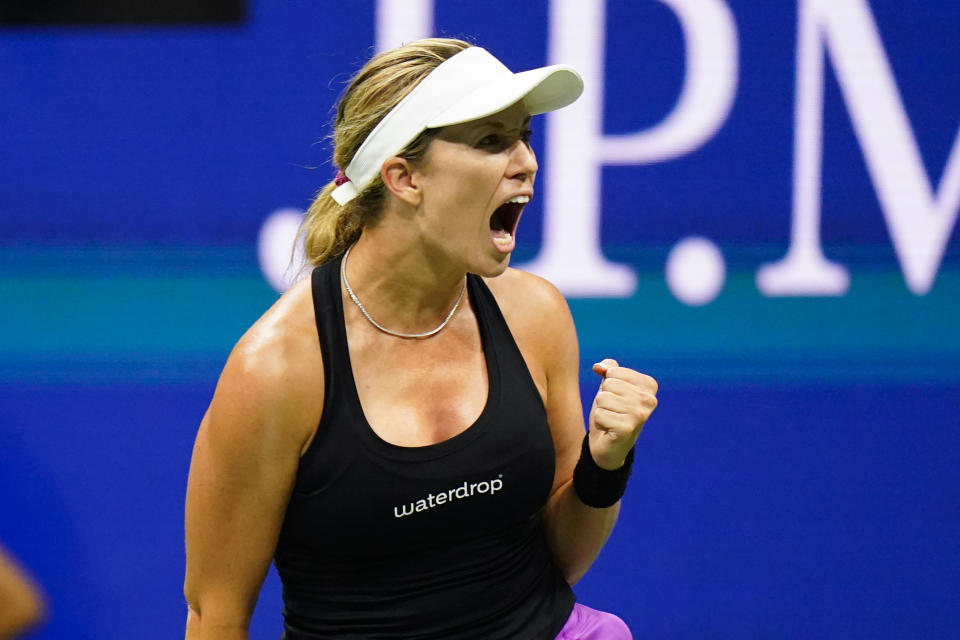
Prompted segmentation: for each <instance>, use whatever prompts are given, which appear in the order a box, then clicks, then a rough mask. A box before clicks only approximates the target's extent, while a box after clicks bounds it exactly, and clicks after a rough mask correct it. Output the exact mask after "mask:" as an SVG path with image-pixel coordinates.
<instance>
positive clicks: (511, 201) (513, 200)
mask: <svg viewBox="0 0 960 640" xmlns="http://www.w3.org/2000/svg"><path fill="white" fill-rule="evenodd" d="M528 202H530V196H515V197H513V198H510V199H509V200H507V203H508V204H527V203H528Z"/></svg>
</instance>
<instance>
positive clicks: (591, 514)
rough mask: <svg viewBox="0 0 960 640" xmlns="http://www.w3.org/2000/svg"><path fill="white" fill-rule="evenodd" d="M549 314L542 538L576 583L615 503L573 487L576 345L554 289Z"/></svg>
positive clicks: (579, 411)
mask: <svg viewBox="0 0 960 640" xmlns="http://www.w3.org/2000/svg"><path fill="white" fill-rule="evenodd" d="M551 302H552V303H551V308H550V311H549V313H545V314H544V316H545V317H547V318H548V323H549V324H550V327H549V330H548V331H545V332H543V333H544V334H547V335H549V336H550V339H551V342H552V347H553V348H552V349H551V350H550V351H548V352H547V353H548V359H547V360H546V361H545V363H544V365H545V369H546V372H547V402H546V405H547V420H548V421H549V423H550V430H551V433H552V434H553V443H554V448H555V450H556V456H557V463H556V464H557V466H556V476H555V478H554V484H553V492H552V493H551V495H550V499H549V501H548V502H547V506H546V508H545V510H544V517H545V521H546V526H547V539H548V542H549V543H550V548H551V550H552V551H553V555H554V559H555V560H556V562H557V565H558V566H559V567H560V570H561V571H562V572H563V575H564V577H565V578H566V579H567V582H568V583H569V584H571V585H572V584H575V583H576V582H577V581H578V580H580V578H582V577H583V575H584V574H585V573H586V572H587V569H589V568H590V566H591V565H592V564H593V561H594V560H596V558H597V556H598V555H599V554H600V550H601V549H603V545H604V544H605V543H606V541H607V538H608V537H609V536H610V533H611V532H612V531H613V526H614V524H615V523H616V521H617V514H618V513H619V512H620V503H619V502H618V503H616V504H615V505H613V506H611V507H608V508H606V509H594V508H593V507H588V506H587V505H585V504H583V503H582V502H581V501H580V499H579V498H578V497H577V494H576V491H575V490H574V488H573V470H574V467H576V464H577V460H578V459H579V457H580V448H581V444H582V442H583V436H584V432H585V430H584V424H583V408H582V405H581V402H580V384H579V362H580V360H579V358H580V354H579V347H578V345H577V335H576V330H575V328H574V326H573V318H572V317H571V315H570V310H569V308H568V307H567V304H566V301H565V300H563V298H562V297H561V296H560V293H559V292H557V293H556V297H554V298H553V300H552V301H551Z"/></svg>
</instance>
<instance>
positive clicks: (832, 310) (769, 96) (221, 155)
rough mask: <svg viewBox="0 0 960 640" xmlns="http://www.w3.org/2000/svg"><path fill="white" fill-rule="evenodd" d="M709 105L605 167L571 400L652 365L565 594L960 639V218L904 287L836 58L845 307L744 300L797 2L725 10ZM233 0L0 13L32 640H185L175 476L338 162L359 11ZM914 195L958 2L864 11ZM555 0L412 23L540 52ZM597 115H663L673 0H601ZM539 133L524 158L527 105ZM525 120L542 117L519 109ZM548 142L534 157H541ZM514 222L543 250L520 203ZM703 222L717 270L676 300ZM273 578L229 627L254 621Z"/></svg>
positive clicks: (20, 502)
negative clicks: (723, 107) (114, 16)
mask: <svg viewBox="0 0 960 640" xmlns="http://www.w3.org/2000/svg"><path fill="white" fill-rule="evenodd" d="M728 5H729V7H730V8H731V10H732V12H733V14H734V16H735V18H736V21H737V27H738V31H739V46H740V73H739V85H738V90H737V95H736V100H735V103H734V105H733V108H732V111H731V113H730V116H729V118H728V119H727V121H726V122H725V124H724V125H723V127H722V128H721V129H720V130H719V131H718V133H717V134H716V135H715V136H714V137H713V138H712V139H711V140H710V141H709V142H707V144H705V145H704V146H703V147H701V148H699V149H697V150H695V151H693V152H692V153H690V154H688V155H685V156H683V157H681V158H678V159H675V160H671V161H668V162H663V163H659V164H654V165H648V166H642V167H611V168H606V169H605V170H604V172H603V180H604V184H603V193H604V198H605V199H604V203H603V227H602V238H603V243H604V251H605V253H606V255H607V256H608V257H610V258H611V259H616V260H617V261H620V262H626V263H629V264H631V265H632V266H634V268H635V269H636V270H637V272H638V275H639V281H638V282H639V286H638V290H637V292H636V294H635V295H634V296H633V297H632V298H630V299H586V298H581V299H572V300H571V308H572V310H573V312H574V315H575V318H576V320H577V324H578V330H579V333H580V339H581V350H582V356H583V375H582V390H583V394H584V398H585V401H586V402H587V403H589V400H590V398H592V395H593V393H594V390H595V381H594V380H593V379H592V374H590V373H589V366H590V363H591V362H594V361H596V360H597V359H600V358H602V357H605V356H612V357H617V358H618V359H620V360H621V361H622V362H624V363H625V364H628V365H630V366H633V367H635V368H638V369H641V370H644V371H647V372H648V373H650V374H652V375H654V376H655V377H657V378H658V379H659V380H660V383H661V393H660V408H659V409H658V411H657V413H656V414H655V417H654V418H653V419H652V420H651V422H650V424H649V425H648V428H647V429H646V430H645V432H644V434H643V437H642V439H641V440H640V446H639V451H638V455H637V461H636V465H635V471H634V477H633V480H632V483H631V486H630V488H629V490H628V493H627V496H626V498H625V500H624V508H623V513H622V516H621V520H620V523H619V525H618V527H617V529H616V531H615V533H614V535H613V537H612V538H611V540H610V542H609V544H608V545H607V547H606V549H605V550H604V552H603V554H602V555H601V557H600V559H599V560H598V562H597V564H596V565H595V566H594V568H593V569H592V571H591V573H590V574H588V576H587V577H586V578H585V579H584V580H583V581H582V582H581V583H580V584H579V585H578V587H577V592H578V595H579V597H580V599H581V600H582V601H583V602H584V603H586V604H588V605H591V606H594V607H598V608H604V609H607V610H611V611H614V612H616V613H618V614H619V615H621V617H623V618H624V619H625V620H626V621H627V622H628V624H629V625H630V627H631V629H632V630H633V632H634V634H635V635H636V636H637V637H638V638H639V637H670V638H699V637H735V638H759V637H763V638H809V637H836V638H859V637H863V638H867V637H870V638H878V637H879V638H901V637H924V638H940V637H942V638H948V637H955V636H956V634H957V631H956V630H957V629H958V628H960V607H958V606H957V603H958V602H960V542H958V540H960V435H958V426H960V419H958V417H957V415H958V410H960V238H958V231H957V229H956V228H954V229H953V231H952V233H951V236H950V240H949V243H948V247H947V252H946V255H945V257H944V260H943V263H942V265H941V267H940V270H939V273H938V276H937V279H936V281H935V282H934V286H933V288H932V290H931V291H930V292H929V293H927V294H926V295H924V296H916V295H914V294H912V293H911V292H910V291H909V290H908V289H907V288H906V286H905V284H904V279H903V275H902V273H901V271H900V267H899V265H898V263H897V261H896V257H895V255H894V252H893V249H892V245H891V243H890V237H889V234H888V231H887V227H886V226H885V224H884V222H883V217H882V213H881V210H880V207H879V204H878V202H877V198H876V195H875V192H874V189H873V186H872V184H871V183H870V180H869V177H868V175H867V172H866V169H865V165H864V160H863V156H862V153H861V150H860V147H859V146H858V145H857V143H856V139H855V137H854V134H853V130H852V127H851V123H850V120H849V116H848V114H847V111H846V110H845V106H844V103H843V99H842V97H841V93H840V88H839V86H838V84H837V81H836V79H835V77H834V75H833V73H832V70H831V69H830V65H829V64H828V66H827V69H828V71H827V74H826V91H825V113H824V126H825V132H824V140H825V144H824V166H823V223H822V234H823V239H824V250H825V252H826V254H827V255H828V257H830V258H833V259H836V260H840V261H842V262H843V263H844V264H846V265H847V266H848V267H849V268H850V273H851V288H850V291H849V292H848V293H847V294H846V295H845V296H841V297H836V298H815V297H814V298H768V297H764V296H763V295H761V294H760V293H759V292H758V291H757V289H756V285H755V281H754V278H755V274H756V270H757V268H758V267H759V266H760V265H761V264H763V263H765V262H769V261H771V260H776V259H779V258H780V257H782V256H783V255H784V253H785V251H786V248H787V244H788V237H789V223H790V212H791V204H790V203H791V191H792V171H793V167H792V162H793V156H792V154H793V127H794V123H793V117H794V114H793V108H794V107H793V104H794V82H795V62H794V61H795V47H796V37H795V32H796V19H797V17H796V6H795V4H794V3H790V2H783V3H769V2H747V1H745V0H731V1H730V2H728ZM349 6H350V10H349V14H350V19H335V18H337V17H338V16H339V17H342V16H343V13H344V10H345V9H344V3H343V2H326V1H323V2H320V1H315V2H305V1H302V0H291V1H289V2H286V1H285V2H273V3H267V2H263V1H256V2H252V3H251V5H250V11H249V18H248V20H247V21H246V22H245V23H244V24H242V25H238V26H229V27H209V26H205V27H195V28H190V27H164V28H137V27H113V28H94V27H85V28H47V29H44V28H5V29H0V541H2V542H3V544H4V545H6V546H8V547H9V548H10V549H11V550H12V551H13V552H14V553H15V554H16V555H17V556H18V557H19V558H20V559H21V560H22V561H23V562H24V563H25V564H26V565H28V566H29V567H30V569H31V570H32V572H33V573H34V574H35V575H36V576H37V578H38V579H39V580H40V582H41V583H42V584H43V585H44V587H45V589H46V591H47V593H48V597H49V599H50V602H51V617H50V619H49V620H48V622H47V623H46V625H45V626H44V627H43V628H42V629H40V630H39V631H38V632H37V637H40V638H74V639H101V638H125V637H134V638H169V637H176V636H179V635H181V634H182V632H183V631H182V630H183V623H184V620H185V615H186V609H185V606H184V603H183V597H182V594H181V586H182V579H183V565H184V562H183V496H184V491H185V484H186V475H187V470H188V466H189V458H190V451H191V447H192V442H193V438H194V435H195V432H196V426H197V424H198V423H199V420H200V418H201V416H202V414H203V411H204V409H205V407H206V404H207V402H208V401H209V398H210V396H211V394H212V391H213V386H214V384H215V381H216V377H217V375H218V373H219V370H220V368H221V367H222V365H223V362H224V360H225V358H226V355H227V353H228V352H229V349H230V347H231V346H232V344H233V343H234V342H235V341H236V339H237V338H238V337H239V336H240V335H241V334H242V332H243V331H244V330H245V328H246V327H247V326H249V325H250V324H251V323H252V322H253V321H254V320H255V319H256V318H257V317H258V316H259V314H260V313H262V311H263V310H264V309H265V308H266V307H267V306H269V304H270V303H271V302H272V301H273V300H274V299H275V298H276V295H277V294H276V293H275V292H274V291H273V290H271V289H270V287H269V286H268V285H267V284H266V282H265V280H264V279H263V276H262V275H261V272H260V269H259V266H258V264H257V258H256V247H255V243H256V239H257V233H258V231H259V228H260V225H261V224H262V222H263V220H264V219H265V218H266V216H267V215H268V214H269V213H270V212H272V211H274V210H276V209H279V208H282V207H296V208H304V207H305V206H306V205H307V204H308V202H309V200H310V197H311V194H312V193H313V192H314V191H315V190H316V189H317V188H318V187H319V186H320V185H321V184H322V183H324V182H326V180H328V179H329V176H330V175H331V174H332V171H333V170H332V169H331V168H330V167H329V165H328V164H327V163H326V158H327V155H328V152H329V150H328V148H327V146H326V144H325V143H323V142H322V139H323V137H324V136H325V135H326V134H327V133H328V127H327V123H328V121H329V119H330V117H331V114H332V111H331V109H332V106H333V105H334V103H335V99H336V96H337V94H338V93H339V91H340V90H341V88H342V86H343V82H344V81H345V80H346V79H347V77H348V76H349V74H350V73H352V72H353V71H354V70H356V69H357V68H358V67H359V65H360V64H361V63H362V62H363V61H364V60H365V59H366V58H367V57H368V56H369V54H370V52H371V47H372V45H373V42H374V39H375V33H374V28H375V20H374V11H375V7H374V3H373V2H372V1H368V2H351V3H349ZM871 8H872V10H873V13H874V16H875V19H876V22H877V25H878V28H879V32H880V35H881V38H882V40H883V44H884V46H885V48H886V54H887V56H888V58H889V61H890V63H891V65H892V67H893V71H894V74H895V76H896V80H897V84H898V87H899V89H900V92H901V96H902V99H903V102H904V105H905V107H906V110H907V113H908V115H909V117H910V121H911V124H912V126H913V131H914V134H915V135H916V137H917V141H918V144H919V146H920V149H921V154H922V156H923V159H924V163H925V167H926V170H927V173H928V175H929V176H930V177H931V182H932V183H933V184H937V182H938V181H939V177H940V175H941V173H942V172H943V167H944V164H945V162H946V159H947V157H948V155H949V153H950V149H951V146H952V145H953V142H954V139H955V137H956V135H957V125H958V121H960V91H957V86H958V79H960V47H958V46H957V40H956V33H957V32H958V29H960V11H958V10H957V8H956V7H955V5H954V3H951V2H947V1H946V0H940V1H937V2H933V1H922V2H910V3H902V2H898V3H891V2H878V1H874V2H872V3H871ZM547 16H548V6H547V3H546V2H543V1H540V2H524V3H515V2H506V1H499V0H498V1H495V2H494V1H488V2H483V3H460V2H453V1H449V0H447V1H440V2H438V3H437V8H436V26H437V31H438V33H440V34H443V35H456V36H469V37H471V38H474V39H475V40H476V41H477V42H478V43H479V44H482V45H483V46H485V47H486V48H488V49H490V50H491V51H493V52H494V53H495V54H496V55H498V56H499V57H500V58H501V59H502V60H503V61H504V62H505V63H506V64H507V65H508V66H510V67H511V68H513V69H523V68H528V67H532V66H536V65H541V64H544V63H546V51H547V24H548V21H547ZM606 64H607V70H606V88H605V105H606V106H605V112H604V129H605V131H606V132H607V133H624V132H629V131H635V130H638V129H642V128H645V127H649V126H652V125H654V124H656V123H657V122H658V121H659V120H660V119H662V118H663V117H664V116H665V115H666V113H668V112H669V111H670V109H671V108H672V106H673V104H674V102H675V100H676V97H677V93H678V91H679V89H680V86H681V83H682V78H683V73H684V60H683V38H682V33H681V31H680V27H679V23H678V22H677V19H676V18H675V16H674V15H673V14H672V13H671V11H670V10H669V9H668V8H667V6H666V5H665V4H662V3H660V2H654V1H653V0H637V1H636V2H625V1H620V2H610V3H609V4H608V33H607V62H606ZM537 124H539V125H540V126H539V127H538V128H537V131H536V133H535V136H534V146H535V148H540V149H542V146H543V131H542V129H543V122H542V119H541V120H540V122H539V123H537ZM535 127H536V124H535ZM542 158H543V154H541V163H542ZM539 207H540V205H539V203H538V202H536V201H534V202H533V203H532V204H531V206H530V208H529V211H528V212H527V214H526V215H525V216H524V222H523V228H522V235H521V242H522V244H521V246H520V247H519V249H518V251H517V257H518V258H519V259H525V258H530V257H532V256H533V255H535V253H536V251H537V248H538V246H539V236H540V233H539V231H540V229H541V221H540V216H541V210H540V208H539ZM693 234H696V235H704V236H707V237H709V238H710V239H711V240H712V241H714V242H715V243H716V244H717V245H718V246H719V247H720V248H721V250H722V251H723V253H724V256H725V258H726V262H727V280H726V285H725V288H724V290H723V291H722V292H721V294H720V295H719V297H718V298H717V299H716V300H714V301H713V302H712V303H710V304H708V305H706V306H702V307H689V306H686V305H684V304H682V303H681V302H679V301H677V300H676V299H675V298H673V296H672V295H671V294H670V292H669V290H668V288H667V285H666V283H665V282H664V275H663V269H664V261H665V259H666V256H667V253H668V251H669V249H670V247H671V246H673V245H674V244H675V243H676V242H678V241H679V240H681V239H682V238H684V237H687V236H689V235H693ZM279 610H280V605H279V591H278V585H277V581H276V579H275V577H274V576H272V575H271V576H270V577H269V578H268V581H267V584H266V586H265V588H264V591H263V595H262V597H261V602H260V605H259V607H258V610H257V615H256V618H255V620H254V625H253V631H252V636H251V637H253V638H275V637H277V636H278V635H279V628H280V614H279Z"/></svg>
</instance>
